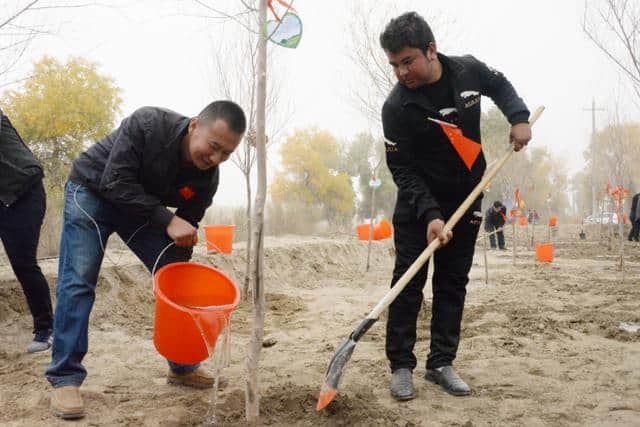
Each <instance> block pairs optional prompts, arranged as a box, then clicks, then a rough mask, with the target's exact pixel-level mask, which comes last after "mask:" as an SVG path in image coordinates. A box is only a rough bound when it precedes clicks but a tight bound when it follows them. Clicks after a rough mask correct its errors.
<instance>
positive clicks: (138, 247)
mask: <svg viewBox="0 0 640 427" xmlns="http://www.w3.org/2000/svg"><path fill="white" fill-rule="evenodd" d="M245 128H246V119H245V115H244V112H243V111H242V109H241V108H240V107H239V106H238V105H236V104H234V103H233V102H230V101H216V102H213V103H211V104H209V105H208V106H207V107H206V108H205V109H204V110H202V111H201V112H200V114H199V115H198V116H197V117H193V118H189V117H185V116H183V115H181V114H178V113H175V112H173V111H169V110H165V109H161V108H154V107H144V108H141V109H139V110H137V111H135V112H134V113H133V114H132V115H131V116H129V117H127V118H125V119H124V120H123V121H122V123H121V124H120V127H119V128H118V129H116V130H115V131H113V132H112V133H111V134H109V135H107V136H106V137H105V138H104V139H102V140H100V141H98V142H97V143H95V144H94V145H93V146H91V147H90V148H89V149H88V150H87V151H85V152H84V153H82V154H81V155H80V156H79V157H78V158H77V159H76V160H75V161H74V163H73V168H72V170H71V173H70V175H69V180H68V181H67V184H66V186H65V192H64V197H65V204H64V219H63V226H62V236H61V239H60V259H59V268H58V286H57V291H56V296H57V306H56V311H55V318H54V339H53V351H52V359H51V364H50V365H49V367H48V368H47V370H46V373H45V374H46V377H47V379H48V380H49V382H50V383H51V384H52V385H53V387H54V390H53V394H52V397H51V406H52V409H53V412H54V413H55V415H57V416H59V417H61V418H80V417H82V416H84V404H83V401H82V397H81V396H80V390H79V388H80V385H81V384H82V382H83V381H84V379H85V377H86V375H87V371H86V369H85V368H84V367H83V366H82V359H83V358H84V356H85V354H86V353H87V348H88V342H87V341H88V327H89V314H90V312H91V307H92V306H93V301H94V298H95V288H96V283H97V280H98V273H99V269H100V264H101V263H102V259H103V257H104V252H105V247H106V245H107V239H108V238H109V235H111V234H112V233H113V232H115V233H117V234H118V235H119V236H120V237H121V238H122V240H123V241H125V242H126V244H127V245H128V246H129V248H130V249H131V250H132V251H133V252H134V253H135V254H136V255H137V256H138V258H140V260H141V261H142V262H143V263H144V265H145V266H146V267H147V269H149V271H152V270H153V269H154V268H156V269H157V268H160V267H161V266H162V265H165V264H168V263H172V262H177V261H188V260H189V259H190V258H191V254H192V247H193V246H194V245H195V244H196V242H197V227H198V222H199V221H200V220H201V219H202V217H203V215H204V212H205V209H206V208H207V207H208V206H209V205H210V204H211V201H212V198H213V195H214V194H215V192H216V190H217V188H218V176H219V172H218V165H219V164H220V163H222V162H224V161H225V160H227V159H228V158H229V156H230V155H231V154H232V153H233V151H234V150H235V149H236V147H237V146H238V144H239V142H240V140H241V138H242V135H243V133H244V131H245ZM167 206H170V207H177V210H176V211H175V213H173V212H172V211H170V210H169V209H167ZM169 368H170V370H169V374H168V381H169V382H170V383H176V384H182V385H187V386H192V387H200V388H203V387H212V385H213V376H212V375H210V374H209V373H208V372H206V371H205V370H204V369H203V368H201V367H200V366H199V364H195V365H181V364H177V363H173V362H171V361H169Z"/></svg>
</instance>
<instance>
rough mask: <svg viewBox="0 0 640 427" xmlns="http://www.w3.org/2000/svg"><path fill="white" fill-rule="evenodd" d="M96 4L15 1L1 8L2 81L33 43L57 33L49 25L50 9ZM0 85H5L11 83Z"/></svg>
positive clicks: (0, 75) (58, 1) (42, 0)
mask: <svg viewBox="0 0 640 427" xmlns="http://www.w3.org/2000/svg"><path fill="white" fill-rule="evenodd" d="M97 5H98V3H95V2H83V3H78V2H73V1H64V0H55V1H54V0H14V1H7V2H3V3H2V4H1V5H0V79H2V80H4V78H5V77H6V75H7V74H9V73H10V72H11V71H12V70H14V69H15V68H16V67H17V66H18V65H19V64H20V62H21V60H23V59H24V56H25V54H26V53H27V51H28V49H29V47H30V46H31V44H32V42H33V41H34V40H35V39H36V37H38V36H42V35H48V34H52V33H54V32H55V29H54V28H53V27H52V24H51V23H47V21H46V13H47V12H50V11H51V9H67V8H81V7H88V6H97ZM0 83H2V84H4V85H6V84H10V83H11V82H4V81H1V80H0Z"/></svg>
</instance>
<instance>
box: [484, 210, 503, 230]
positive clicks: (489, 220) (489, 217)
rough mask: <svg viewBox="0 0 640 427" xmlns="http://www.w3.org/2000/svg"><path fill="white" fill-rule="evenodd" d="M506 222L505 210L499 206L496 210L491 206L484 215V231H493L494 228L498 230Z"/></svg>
mask: <svg viewBox="0 0 640 427" xmlns="http://www.w3.org/2000/svg"><path fill="white" fill-rule="evenodd" d="M506 221H507V208H505V207H504V206H501V207H500V209H499V210H498V211H497V212H496V210H495V209H494V208H493V206H491V207H490V208H489V209H487V211H486V212H485V214H484V229H485V231H493V229H494V228H500V227H502V226H504V223H505V222H506Z"/></svg>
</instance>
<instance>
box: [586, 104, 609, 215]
mask: <svg viewBox="0 0 640 427" xmlns="http://www.w3.org/2000/svg"><path fill="white" fill-rule="evenodd" d="M582 110H583V111H591V215H595V214H596V212H597V210H598V205H597V203H596V195H597V194H598V192H597V191H596V179H595V175H596V151H597V148H596V141H595V137H596V111H604V108H596V101H595V99H593V98H592V99H591V108H583V109H582Z"/></svg>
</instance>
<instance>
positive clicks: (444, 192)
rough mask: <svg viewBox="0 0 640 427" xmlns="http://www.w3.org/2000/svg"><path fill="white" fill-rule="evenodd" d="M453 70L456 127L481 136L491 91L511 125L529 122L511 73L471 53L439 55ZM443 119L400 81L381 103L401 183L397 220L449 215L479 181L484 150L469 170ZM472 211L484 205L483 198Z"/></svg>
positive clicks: (391, 160)
mask: <svg viewBox="0 0 640 427" xmlns="http://www.w3.org/2000/svg"><path fill="white" fill-rule="evenodd" d="M438 58H439V59H440V62H441V63H442V67H443V73H449V74H448V77H449V80H450V82H451V86H452V90H453V96H454V103H455V107H456V108H457V110H458V116H459V118H458V126H459V127H460V128H461V130H462V133H463V134H464V135H465V136H466V137H467V138H470V139H472V140H474V141H476V142H481V139H480V95H486V96H489V97H490V98H491V99H492V100H493V101H494V102H495V104H496V105H497V106H498V108H499V109H500V110H501V111H502V112H503V114H504V115H505V116H506V117H507V119H508V120H509V122H510V123H511V124H516V123H522V122H526V121H527V120H528V117H529V110H528V109H527V107H526V105H525V104H524V102H523V101H522V99H521V98H520V97H519V96H518V94H517V93H516V91H515V89H514V88H513V86H512V85H511V83H509V81H508V80H507V78H506V77H505V76H504V75H503V74H502V73H500V72H498V71H496V70H494V69H492V68H489V67H488V66H487V65H485V64H484V63H483V62H481V61H479V60H477V59H476V58H474V57H473V56H469V55H468V56H462V57H454V56H451V57H449V56H445V55H442V54H438ZM427 117H431V118H436V119H440V120H443V117H442V116H441V115H440V113H439V112H438V111H437V110H436V109H435V108H434V107H433V105H432V104H431V102H430V101H429V99H427V98H426V96H425V95H424V94H423V93H421V92H420V91H419V90H411V89H408V88H407V87H406V86H404V85H402V84H400V83H397V84H396V86H395V87H394V88H393V90H392V91H391V93H390V94H389V96H388V97H387V100H386V101H385V103H384V106H383V107H382V125H383V128H384V136H385V139H386V141H385V145H386V157H387V165H388V167H389V170H390V171H391V174H392V175H393V179H394V181H395V183H396V185H397V186H398V199H397V202H396V208H395V212H394V222H405V221H416V220H417V221H425V222H426V223H429V222H430V221H431V220H433V219H436V218H441V219H444V218H448V217H449V216H450V215H451V214H452V213H453V212H454V211H455V209H456V208H457V207H458V205H459V204H460V203H461V202H462V201H463V200H464V199H465V197H466V196H467V195H468V194H469V193H470V192H471V191H472V190H473V188H474V187H475V185H476V184H478V183H479V182H480V179H481V178H482V175H483V173H484V170H485V168H486V162H485V159H484V155H483V154H482V153H481V154H480V155H479V156H478V159H477V160H476V161H475V163H474V164H473V166H472V169H471V171H469V169H467V167H466V166H465V164H464V163H463V161H462V160H461V159H460V157H459V156H458V154H457V152H456V151H455V149H454V148H453V146H452V144H451V143H450V142H449V140H448V138H447V137H446V136H445V134H444V132H443V131H442V129H441V128H440V126H439V125H438V124H437V123H434V122H432V121H430V120H427ZM481 198H482V197H479V198H478V200H476V203H475V204H474V205H473V206H472V207H471V210H475V211H479V210H480V199H481Z"/></svg>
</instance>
